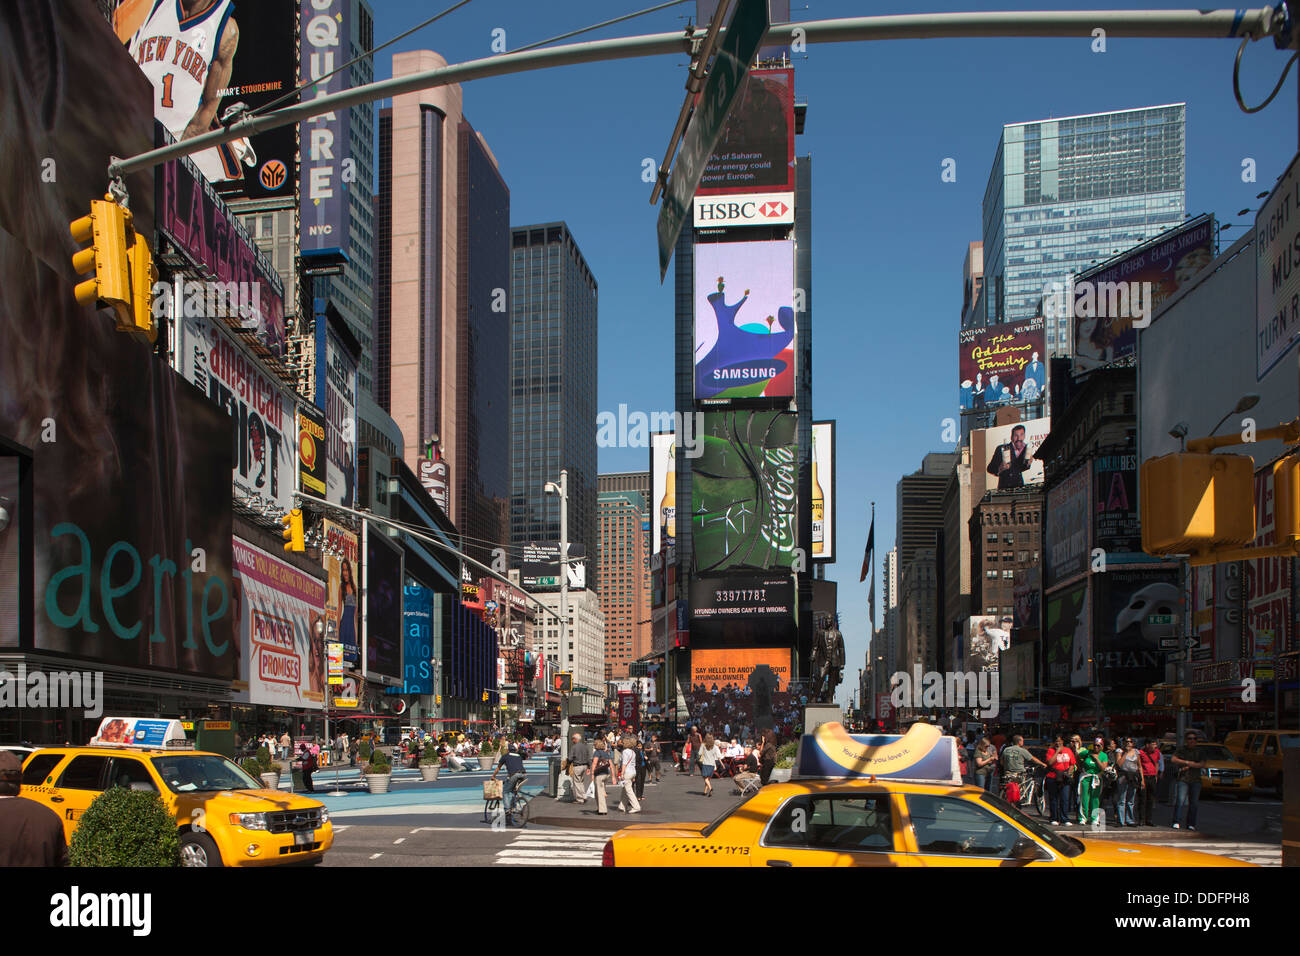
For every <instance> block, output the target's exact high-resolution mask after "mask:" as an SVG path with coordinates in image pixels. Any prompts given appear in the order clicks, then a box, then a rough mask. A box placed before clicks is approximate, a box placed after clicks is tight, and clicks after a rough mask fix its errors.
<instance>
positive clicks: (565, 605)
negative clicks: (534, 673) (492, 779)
mask: <svg viewBox="0 0 1300 956" xmlns="http://www.w3.org/2000/svg"><path fill="white" fill-rule="evenodd" d="M542 493H543V494H548V495H559V496H560V628H561V631H560V634H561V637H560V669H561V670H563V669H564V666H565V664H567V663H568V662H569V472H568V470H567V469H560V483H559V484H558V485H557V484H556V483H555V482H553V481H548V482H547V483H546V484H545V485H543V486H542ZM569 673H570V674H572V673H574V668H569ZM560 708H561V711H562V713H561V714H560V763H561V765H563V763H564V761H566V760H568V759H569V707H568V700H567V699H562V700H561V701H560Z"/></svg>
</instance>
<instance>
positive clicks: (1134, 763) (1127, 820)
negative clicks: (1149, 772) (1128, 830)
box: [1115, 737, 1146, 827]
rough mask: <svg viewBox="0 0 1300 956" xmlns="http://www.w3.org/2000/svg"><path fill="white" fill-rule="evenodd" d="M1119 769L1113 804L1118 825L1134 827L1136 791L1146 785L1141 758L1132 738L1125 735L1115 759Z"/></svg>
mask: <svg viewBox="0 0 1300 956" xmlns="http://www.w3.org/2000/svg"><path fill="white" fill-rule="evenodd" d="M1115 766H1116V767H1117V768H1118V770H1119V781H1118V783H1117V786H1116V796H1115V804H1116V810H1118V815H1119V820H1118V821H1117V822H1118V824H1119V826H1122V827H1135V826H1137V825H1138V822H1137V806H1138V799H1137V798H1138V793H1139V792H1140V791H1141V790H1142V789H1143V788H1144V787H1145V786H1146V782H1145V780H1144V779H1143V775H1142V758H1141V756H1140V755H1139V752H1138V749H1137V748H1136V747H1135V746H1133V738H1132V737H1125V738H1124V745H1123V746H1122V747H1121V748H1120V751H1119V758H1118V759H1117V760H1116V761H1115Z"/></svg>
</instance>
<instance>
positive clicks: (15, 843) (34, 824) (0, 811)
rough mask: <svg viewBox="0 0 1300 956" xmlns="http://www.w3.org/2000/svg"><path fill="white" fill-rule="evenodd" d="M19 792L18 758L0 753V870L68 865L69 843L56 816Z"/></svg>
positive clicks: (19, 772)
mask: <svg viewBox="0 0 1300 956" xmlns="http://www.w3.org/2000/svg"><path fill="white" fill-rule="evenodd" d="M21 790H22V769H21V764H19V763H18V758H17V757H16V756H14V755H13V754H12V753H10V752H9V751H8V750H0V867H6V866H67V865H68V844H67V841H66V840H65V839H64V837H63V821H62V820H60V819H59V815H58V814H57V813H55V812H54V811H53V810H51V809H50V808H49V807H47V806H44V805H43V804H40V803H37V802H36V801H35V800H27V799H25V798H23V797H21V796H19V793H20V792H21Z"/></svg>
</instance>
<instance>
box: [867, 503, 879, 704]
mask: <svg viewBox="0 0 1300 956" xmlns="http://www.w3.org/2000/svg"><path fill="white" fill-rule="evenodd" d="M867 539H868V541H869V542H870V543H871V584H870V586H869V587H868V588H867V620H868V622H869V624H868V627H869V628H870V629H871V632H870V633H869V634H868V635H867V656H868V658H874V656H875V654H876V647H875V644H876V547H875V545H876V503H875V502H874V501H873V502H871V530H869V531H868V532H867ZM868 663H874V660H870V661H868ZM878 679H879V675H877V674H876V672H875V670H874V669H873V670H871V719H872V720H875V719H876V681H877V680H878Z"/></svg>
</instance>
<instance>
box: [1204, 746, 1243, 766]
mask: <svg viewBox="0 0 1300 956" xmlns="http://www.w3.org/2000/svg"><path fill="white" fill-rule="evenodd" d="M1236 759H1237V758H1236V757H1234V756H1233V755H1232V752H1231V751H1230V750H1228V748H1227V747H1224V746H1222V745H1220V744H1213V745H1209V746H1206V745H1204V744H1202V745H1201V747H1200V748H1198V750H1197V761H1198V762H1199V761H1201V760H1236Z"/></svg>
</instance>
